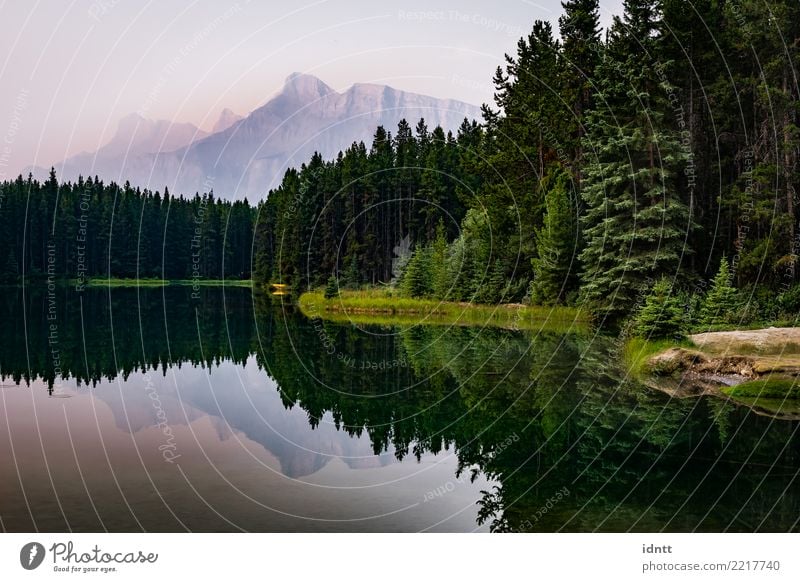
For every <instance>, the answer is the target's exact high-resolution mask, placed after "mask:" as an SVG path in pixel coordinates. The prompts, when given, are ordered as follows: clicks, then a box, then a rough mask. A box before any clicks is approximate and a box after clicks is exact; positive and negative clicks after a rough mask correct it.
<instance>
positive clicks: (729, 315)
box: [698, 257, 738, 326]
mask: <svg viewBox="0 0 800 582" xmlns="http://www.w3.org/2000/svg"><path fill="white" fill-rule="evenodd" d="M737 307H738V299H737V293H736V289H735V288H734V287H733V285H732V284H731V272H730V269H729V268H728V260H727V259H726V258H725V257H722V260H721V261H720V263H719V270H718V271H717V274H716V276H715V277H714V281H713V282H712V284H711V289H709V291H708V293H707V294H706V296H705V298H704V299H703V303H702V305H701V307H700V314H699V317H698V319H699V321H700V323H701V324H702V325H704V326H705V325H718V324H720V323H726V322H729V321H732V320H733V314H734V313H735V311H736V308H737Z"/></svg>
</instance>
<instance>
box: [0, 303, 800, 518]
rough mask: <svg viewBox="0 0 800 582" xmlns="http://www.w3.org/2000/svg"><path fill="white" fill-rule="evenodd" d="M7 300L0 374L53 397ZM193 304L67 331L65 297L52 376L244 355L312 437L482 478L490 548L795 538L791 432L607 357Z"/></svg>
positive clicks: (562, 340) (39, 329) (564, 344)
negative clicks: (338, 437) (640, 537)
mask: <svg viewBox="0 0 800 582" xmlns="http://www.w3.org/2000/svg"><path fill="white" fill-rule="evenodd" d="M9 293H10V296H9V295H7V297H6V303H5V305H4V307H5V313H4V314H3V317H4V321H6V322H8V323H7V325H8V327H7V329H8V332H7V333H6V334H3V335H2V337H0V350H1V351H0V354H2V356H1V357H2V360H1V361H0V363H1V364H2V367H1V368H0V371H1V372H2V374H3V376H6V377H8V376H10V377H12V378H14V379H15V380H16V381H20V380H22V379H25V380H27V379H30V378H35V377H42V378H44V379H45V380H46V381H47V382H48V383H49V384H50V385H52V383H53V381H54V380H55V378H54V376H53V369H52V359H51V358H50V354H49V352H48V347H49V346H48V329H49V328H48V325H49V321H48V320H47V297H46V293H38V294H37V293H36V292H31V291H30V290H28V292H27V296H26V303H25V310H26V311H25V314H26V317H27V337H28V350H27V351H26V349H25V345H24V342H22V341H19V338H20V337H25V332H24V329H23V319H22V309H21V305H22V303H21V302H22V298H21V297H22V296H21V294H20V293H19V292H17V294H16V295H14V293H15V292H14V291H13V290H11V291H10V292H9ZM190 293H191V290H190V289H185V288H184V289H182V288H169V287H168V288H165V289H150V290H142V291H141V292H138V293H137V291H136V290H135V289H113V290H112V291H111V292H110V294H109V292H108V291H107V290H91V289H90V290H87V291H86V292H85V293H84V295H83V303H82V308H83V316H84V317H83V324H82V323H81V317H80V313H81V303H80V302H79V300H78V298H77V297H76V296H75V294H74V293H71V292H67V291H64V292H63V295H59V297H58V301H59V303H58V321H57V323H58V330H59V340H58V341H59V343H58V348H59V350H60V355H61V367H62V371H63V372H64V374H65V375H68V376H72V377H75V378H78V379H79V380H80V381H81V382H84V383H89V384H92V383H95V382H97V381H98V380H100V379H101V378H104V377H107V378H114V377H116V376H117V375H118V374H121V375H122V376H123V377H127V376H128V375H129V374H130V373H132V372H134V371H137V370H142V369H145V368H161V369H163V370H166V367H167V366H170V365H176V366H180V365H182V364H183V363H190V364H191V365H195V366H197V365H201V366H205V367H209V368H212V367H214V366H215V365H216V364H217V363H219V362H220V361H222V360H225V359H230V360H233V361H234V362H237V363H242V362H244V361H245V360H246V359H247V358H248V356H250V355H252V354H256V360H257V362H258V364H259V365H260V366H261V367H263V368H264V369H265V370H266V371H267V372H268V373H269V374H270V375H271V376H272V377H273V378H275V380H276V381H277V383H278V385H279V386H280V392H281V399H282V401H283V403H284V405H285V406H286V407H287V408H291V407H294V406H299V407H301V408H302V409H303V410H304V411H305V412H306V414H307V415H308V421H309V423H310V425H311V426H312V427H316V426H317V425H318V424H319V422H320V419H321V418H322V417H323V415H325V414H327V413H330V414H331V415H332V417H333V420H334V422H335V424H336V427H337V428H338V429H340V430H343V431H346V432H347V433H348V434H351V435H362V434H367V435H368V436H369V438H370V440H371V442H372V446H373V449H374V452H375V453H376V454H377V453H381V452H384V451H386V450H388V449H390V448H393V449H394V454H395V455H396V456H397V457H398V458H400V459H402V458H405V457H407V456H408V455H412V456H414V457H417V458H419V457H420V455H422V454H423V453H426V452H431V453H440V452H442V451H444V450H451V451H454V453H455V454H456V456H457V458H458V464H459V474H461V473H463V474H464V475H466V476H470V475H473V474H477V473H481V472H482V473H484V474H485V475H486V476H487V477H489V478H490V479H491V480H493V481H494V483H496V486H495V487H494V488H492V489H491V490H489V491H486V492H484V494H483V497H482V499H481V501H480V507H479V520H480V521H481V522H482V523H483V522H485V523H488V524H490V527H491V528H492V529H493V530H494V531H535V530H539V531H553V530H559V529H564V530H577V531H584V530H593V529H601V530H615V531H619V530H628V529H634V530H647V531H650V530H660V529H662V528H663V529H667V530H670V531H684V530H694V529H699V530H722V529H731V530H742V531H751V530H755V529H757V528H760V529H762V530H776V531H786V530H789V529H793V528H794V529H796V528H797V525H796V519H797V517H796V516H797V514H798V509H800V507H798V505H800V504H799V503H798V494H797V493H796V492H794V491H795V490H796V487H793V484H794V483H795V478H796V477H797V475H798V467H800V457H799V456H798V437H797V435H796V434H795V433H796V431H797V428H798V424H797V423H791V422H785V421H784V422H776V421H774V420H771V419H769V418H764V417H759V416H756V415H754V414H752V413H749V411H748V409H746V408H739V407H735V406H734V405H733V404H730V403H725V402H723V401H721V400H715V399H688V400H670V399H669V398H668V397H667V396H665V395H663V394H660V393H657V392H654V391H652V390H649V389H647V388H643V387H640V386H638V385H635V384H633V383H630V382H625V381H620V379H619V378H618V376H617V375H616V374H615V372H614V368H613V359H612V358H611V357H610V356H609V354H610V353H611V352H610V350H609V349H608V346H606V345H604V342H600V341H596V340H592V341H590V340H589V339H588V338H585V337H581V336H575V335H557V334H544V333H539V334H535V333H527V332H526V333H522V332H514V331H509V330H498V329H477V328H468V327H454V328H445V327H421V326H419V327H414V328H410V329H407V330H402V331H399V332H398V331H397V330H392V329H388V328H374V329H370V330H368V331H365V330H360V329H358V328H356V327H354V326H347V325H334V324H330V323H323V322H321V321H318V320H317V321H310V320H307V319H305V318H303V317H302V316H300V315H299V314H297V313H295V312H294V311H293V310H292V308H291V306H290V305H288V304H284V305H275V304H273V303H272V302H271V301H270V300H269V299H268V298H267V297H266V296H262V295H256V296H255V301H253V299H252V296H251V294H250V291H249V290H247V289H227V290H226V291H225V293H224V295H223V293H222V291H221V290H219V289H202V290H201V298H200V299H199V300H192V299H191V295H190ZM196 308H197V309H196ZM254 314H255V317H254ZM112 315H113V319H112V317H111V316H112ZM112 322H113V332H114V333H113V347H114V350H111V349H110V347H111V345H112V343H111V342H112V334H111V330H112ZM83 332H85V335H84V333H83ZM84 343H85V351H84ZM28 358H29V359H28ZM28 362H30V367H28ZM381 363H382V364H383V365H382V366H381ZM565 491H567V492H568V494H564V492H565ZM762 521H763V523H762Z"/></svg>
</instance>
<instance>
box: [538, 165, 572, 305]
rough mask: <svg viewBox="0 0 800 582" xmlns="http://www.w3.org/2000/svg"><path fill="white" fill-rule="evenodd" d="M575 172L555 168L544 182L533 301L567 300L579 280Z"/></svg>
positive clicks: (551, 301) (552, 301) (548, 302)
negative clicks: (570, 173) (542, 213)
mask: <svg viewBox="0 0 800 582" xmlns="http://www.w3.org/2000/svg"><path fill="white" fill-rule="evenodd" d="M571 181H572V178H571V176H570V175H569V174H568V173H566V172H564V171H554V173H553V175H551V176H548V178H547V179H546V180H545V181H544V182H543V187H544V188H545V189H546V194H545V206H546V212H545V215H544V224H543V225H542V227H541V228H540V229H538V230H537V231H536V256H535V257H534V258H533V259H532V266H533V281H532V282H531V302H532V303H534V304H538V305H548V304H553V303H563V302H564V301H565V299H566V297H567V295H568V294H569V293H570V292H571V291H573V290H574V289H575V286H576V283H577V257H576V249H577V239H578V228H577V209H576V208H575V204H574V202H573V198H572V196H571V195H570V190H571Z"/></svg>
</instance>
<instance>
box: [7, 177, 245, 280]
mask: <svg viewBox="0 0 800 582" xmlns="http://www.w3.org/2000/svg"><path fill="white" fill-rule="evenodd" d="M0 201H1V203H0V216H2V224H3V232H2V235H0V280H2V281H6V282H9V281H11V282H13V281H17V280H19V278H20V277H21V276H22V275H24V276H25V277H26V278H32V279H34V280H36V279H38V278H44V277H50V278H57V279H60V278H66V279H78V280H80V279H88V278H90V277H121V278H133V277H139V278H147V277H157V278H164V279H196V278H203V279H221V278H223V276H224V277H225V278H244V279H247V278H249V277H250V264H251V248H252V242H253V222H254V220H255V215H256V213H255V209H254V208H252V207H251V206H250V205H249V204H248V202H247V201H237V202H227V201H223V200H220V199H216V198H214V194H213V192H210V193H206V194H203V195H202V196H201V195H199V194H196V195H195V196H194V197H192V198H189V199H186V198H183V197H174V196H170V194H169V191H168V190H166V189H165V191H164V195H163V196H162V195H161V194H160V193H159V192H151V191H149V190H140V189H138V188H136V189H134V188H132V187H131V185H130V184H127V183H126V184H125V185H124V186H121V187H120V186H118V185H117V184H113V183H111V184H103V182H102V181H100V180H97V179H91V178H88V179H86V180H83V179H80V180H78V181H77V182H76V183H74V184H73V183H61V184H59V182H58V180H57V177H56V175H55V172H52V171H51V173H50V177H49V178H48V179H47V180H46V181H45V182H43V183H42V182H39V181H37V180H34V179H33V178H32V177H30V176H29V177H28V178H27V179H23V178H22V177H21V176H20V177H19V178H17V180H16V181H14V182H4V183H2V184H0Z"/></svg>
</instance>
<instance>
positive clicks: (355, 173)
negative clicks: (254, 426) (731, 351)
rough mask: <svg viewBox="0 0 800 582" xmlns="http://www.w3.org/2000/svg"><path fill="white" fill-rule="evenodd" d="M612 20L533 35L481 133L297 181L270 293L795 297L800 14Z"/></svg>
mask: <svg viewBox="0 0 800 582" xmlns="http://www.w3.org/2000/svg"><path fill="white" fill-rule="evenodd" d="M598 4H599V3H598V1H597V0H566V1H564V2H562V6H563V9H564V13H563V15H562V16H561V18H560V19H559V31H558V34H556V33H555V32H554V31H553V29H552V26H551V25H550V24H549V23H547V22H542V21H537V22H535V23H534V25H533V29H532V31H531V33H530V34H529V35H528V36H527V37H526V38H522V39H520V40H519V42H518V45H517V51H516V54H514V55H507V56H506V63H505V65H504V66H503V67H499V68H498V69H497V72H496V74H495V77H494V85H495V104H494V106H488V105H485V106H484V107H483V120H482V123H481V124H479V125H476V124H471V123H468V122H465V123H464V124H463V125H462V127H461V129H460V130H459V131H458V132H457V134H456V135H449V134H448V135H445V134H444V132H442V131H441V130H440V129H438V128H437V129H436V130H434V131H433V132H432V133H429V132H428V131H427V128H425V127H424V124H422V123H420V125H418V126H417V130H416V132H412V131H411V130H410V127H409V125H408V124H407V123H405V122H403V123H401V124H400V126H399V127H398V129H397V132H396V133H395V134H394V135H392V134H390V133H389V132H387V131H386V130H385V129H384V128H378V131H377V132H376V134H375V136H374V139H373V142H372V145H371V147H370V148H369V149H367V147H366V146H365V145H364V144H363V143H360V144H354V145H353V146H352V147H351V148H349V149H348V150H347V151H345V152H343V153H342V154H340V155H339V157H338V158H337V159H336V160H333V161H324V160H322V159H321V158H320V157H319V156H315V157H314V158H313V159H312V160H311V161H310V162H309V163H308V164H307V165H304V166H302V167H301V168H300V169H299V170H298V171H290V172H288V173H287V174H286V176H285V179H284V181H283V183H282V185H281V186H280V188H278V189H277V190H275V191H273V192H271V193H270V195H269V197H268V199H267V200H266V202H265V203H264V204H263V206H262V208H261V220H260V221H259V227H258V228H257V232H256V248H257V253H256V273H257V275H258V277H260V278H261V279H263V280H270V279H271V280H276V281H277V280H280V281H281V282H284V283H290V284H292V285H293V286H295V287H296V288H299V289H304V288H307V287H312V286H317V285H322V284H324V283H325V282H326V281H328V279H329V278H330V277H331V276H333V277H334V278H335V279H336V282H337V283H338V284H339V285H341V286H353V287H355V286H359V285H364V284H370V285H372V284H377V283H387V284H388V283H390V282H392V281H394V282H395V283H399V284H400V285H402V286H404V288H405V289H406V290H407V291H408V293H409V294H411V295H428V296H434V297H440V298H447V299H460V300H466V299H472V300H479V301H485V302H496V301H519V300H523V299H528V300H531V301H533V302H537V303H545V304H546V303H565V302H566V303H571V302H574V303H582V304H586V305H591V306H592V307H593V308H594V309H595V311H596V312H597V313H599V314H601V315H608V316H611V317H617V316H620V315H625V314H627V313H630V311H631V309H632V308H633V307H634V306H636V305H639V304H641V303H642V302H643V301H644V297H645V294H646V293H647V292H648V290H650V289H652V288H653V286H654V285H655V284H656V283H657V282H658V281H659V280H660V279H661V278H662V277H665V278H666V279H667V281H668V283H669V288H670V291H669V293H670V294H672V295H674V294H675V293H676V292H677V291H676V290H678V289H680V290H682V292H683V293H684V294H686V295H687V297H691V296H692V295H696V296H702V295H704V294H705V292H706V290H707V289H708V288H709V287H710V286H711V283H710V281H711V279H712V278H713V277H714V276H715V273H717V271H718V267H719V265H720V262H721V261H722V260H723V257H724V258H725V261H726V262H727V263H728V267H729V277H730V281H731V283H732V284H734V285H735V286H736V287H737V288H738V289H739V290H740V293H741V296H742V300H743V301H746V302H748V303H750V304H751V307H752V304H753V303H754V302H756V303H757V302H758V300H759V299H763V300H765V301H769V300H771V299H774V298H775V297H777V296H780V295H782V294H784V293H786V292H788V291H789V290H790V289H791V288H792V287H793V286H794V285H795V284H796V282H797V268H796V267H797V253H798V238H799V236H798V235H799V234H800V226H798V216H799V215H798V211H797V195H796V191H797V186H798V182H799V181H800V176H799V175H798V153H800V132H798V127H797V116H798V102H799V101H798V93H799V92H798V77H797V69H796V67H795V62H796V58H797V54H798V50H800V41H799V40H798V39H800V4H798V3H797V2H796V1H794V0H776V1H774V2H770V3H763V2H756V1H755V0H741V1H728V2H720V1H717V0H698V1H697V2H692V4H691V5H690V6H687V4H686V3H685V2H683V1H682V0H661V1H660V0H626V1H625V2H624V13H623V14H622V15H621V16H619V17H616V18H615V19H614V21H613V24H612V26H611V27H610V29H609V30H608V31H606V32H605V33H604V34H601V30H600V26H599V12H598V11H599V8H598ZM440 224H441V227H439V225H440ZM407 236H408V237H409V238H408V239H406V238H405V237H407ZM406 240H407V241H408V242H409V243H410V244H404V241H406ZM407 248H410V252H413V255H410V254H409V252H407V251H406V249H407ZM404 278H411V279H412V280H411V281H405V282H404V281H403V279H404Z"/></svg>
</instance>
